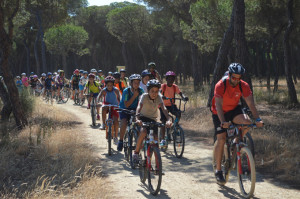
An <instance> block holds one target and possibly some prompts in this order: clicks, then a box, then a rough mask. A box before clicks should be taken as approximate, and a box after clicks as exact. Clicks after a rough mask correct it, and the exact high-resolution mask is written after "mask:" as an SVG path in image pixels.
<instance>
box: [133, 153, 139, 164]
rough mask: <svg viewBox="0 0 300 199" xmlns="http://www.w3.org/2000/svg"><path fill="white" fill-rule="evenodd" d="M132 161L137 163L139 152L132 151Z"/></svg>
mask: <svg viewBox="0 0 300 199" xmlns="http://www.w3.org/2000/svg"><path fill="white" fill-rule="evenodd" d="M132 161H133V162H134V163H135V164H138V163H139V154H138V153H135V152H134V153H133V154H132Z"/></svg>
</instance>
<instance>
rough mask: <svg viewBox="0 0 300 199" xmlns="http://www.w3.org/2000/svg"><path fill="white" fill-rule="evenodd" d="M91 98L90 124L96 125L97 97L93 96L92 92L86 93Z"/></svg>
mask: <svg viewBox="0 0 300 199" xmlns="http://www.w3.org/2000/svg"><path fill="white" fill-rule="evenodd" d="M87 95H88V96H90V97H91V98H92V100H91V105H90V106H91V117H92V125H93V126H96V119H97V107H98V106H100V105H98V104H97V97H94V93H90V94H87Z"/></svg>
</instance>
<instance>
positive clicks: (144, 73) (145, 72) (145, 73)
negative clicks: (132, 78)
mask: <svg viewBox="0 0 300 199" xmlns="http://www.w3.org/2000/svg"><path fill="white" fill-rule="evenodd" d="M147 75H148V76H150V75H151V73H150V72H149V71H148V70H147V69H146V70H143V72H142V74H141V76H142V77H145V76H147Z"/></svg>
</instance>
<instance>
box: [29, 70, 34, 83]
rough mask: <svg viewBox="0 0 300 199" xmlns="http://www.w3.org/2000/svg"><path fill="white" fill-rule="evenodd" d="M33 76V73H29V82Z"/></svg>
mask: <svg viewBox="0 0 300 199" xmlns="http://www.w3.org/2000/svg"><path fill="white" fill-rule="evenodd" d="M33 76H34V72H31V73H30V76H29V81H31V80H33Z"/></svg>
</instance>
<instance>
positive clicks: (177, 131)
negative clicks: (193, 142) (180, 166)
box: [173, 125, 185, 158]
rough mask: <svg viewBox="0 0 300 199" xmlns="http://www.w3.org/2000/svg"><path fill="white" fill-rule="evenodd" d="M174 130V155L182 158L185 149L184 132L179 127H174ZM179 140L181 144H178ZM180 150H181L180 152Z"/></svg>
mask: <svg viewBox="0 0 300 199" xmlns="http://www.w3.org/2000/svg"><path fill="white" fill-rule="evenodd" d="M173 129H174V130H173V146H174V153H175V156H176V157H177V158H181V157H182V155H183V152H184V147H185V138H184V131H183V129H182V128H181V127H180V126H179V125H178V126H176V127H174V128H173ZM178 138H179V142H178ZM180 148H181V150H178V149H180Z"/></svg>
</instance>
